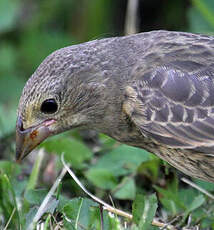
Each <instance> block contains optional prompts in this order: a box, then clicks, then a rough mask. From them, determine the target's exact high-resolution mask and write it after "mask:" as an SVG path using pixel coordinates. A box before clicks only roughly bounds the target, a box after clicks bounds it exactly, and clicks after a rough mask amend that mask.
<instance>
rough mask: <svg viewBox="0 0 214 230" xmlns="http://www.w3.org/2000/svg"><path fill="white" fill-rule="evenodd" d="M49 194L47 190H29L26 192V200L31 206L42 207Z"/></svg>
mask: <svg viewBox="0 0 214 230" xmlns="http://www.w3.org/2000/svg"><path fill="white" fill-rule="evenodd" d="M47 192H48V190H47V189H29V190H27V191H26V192H25V195H24V198H25V199H26V200H27V201H28V202H29V203H30V204H34V205H40V204H41V202H42V201H43V199H44V198H45V196H46V194H47Z"/></svg>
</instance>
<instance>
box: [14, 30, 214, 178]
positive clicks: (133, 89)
mask: <svg viewBox="0 0 214 230" xmlns="http://www.w3.org/2000/svg"><path fill="white" fill-rule="evenodd" d="M49 98H54V99H55V100H56V102H57V104H58V107H59V108H58V110H57V112H56V113H54V114H44V113H42V112H41V111H40V108H41V104H42V102H43V101H44V100H46V99H49ZM47 121H48V122H49V121H54V122H52V123H51V125H49V123H48V125H47ZM44 124H45V125H44ZM43 126H45V127H48V129H49V131H48V133H45V135H43V137H42V138H39V139H38V140H37V141H36V144H34V142H32V141H34V140H31V144H30V145H31V147H29V146H28V147H26V145H27V144H26V143H27V142H28V140H26V133H32V131H35V130H42V129H43ZM73 127H85V128H91V129H95V130H97V131H99V132H103V133H105V134H107V135H109V136H111V137H113V138H115V139H117V140H118V141H121V142H123V143H126V144H129V145H133V146H137V147H141V148H144V149H147V150H148V151H150V152H152V153H155V154H156V155H158V156H159V157H161V158H162V159H164V160H166V161H168V162H169V163H170V164H171V165H173V166H175V167H176V168H178V169H180V170H181V171H183V172H184V173H186V174H188V175H191V176H193V177H198V178H201V179H203V180H207V181H212V182H214V37H213V36H206V35H196V34H190V33H181V32H168V31H153V32H148V33H141V34H136V35H131V36H126V37H116V38H108V39H102V40H95V41H91V42H88V43H84V44H80V45H75V46H71V47H66V48H63V49H60V50H58V51H56V52H54V53H53V54H51V55H50V56H49V57H47V58H46V59H45V60H44V61H43V63H42V64H41V65H40V66H39V67H38V69H37V70H36V72H35V73H34V74H33V75H32V77H31V78H30V79H29V81H28V82H27V84H26V86H25V88H24V91H23V94H22V97H21V99H20V104H19V109H18V121H17V155H18V157H19V156H21V157H23V156H24V155H26V154H27V153H28V152H29V151H30V150H32V148H34V147H35V145H37V144H38V143H40V142H41V141H42V140H43V139H45V138H46V137H47V136H49V135H54V134H57V133H60V132H63V131H65V130H68V129H71V128H73ZM27 135H28V134H27ZM23 143H24V144H23ZM23 145H24V146H25V147H23Z"/></svg>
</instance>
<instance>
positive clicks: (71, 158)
mask: <svg viewBox="0 0 214 230" xmlns="http://www.w3.org/2000/svg"><path fill="white" fill-rule="evenodd" d="M41 146H42V147H44V148H45V149H46V150H47V151H48V152H55V153H58V154H61V153H64V154H65V161H66V162H67V163H71V165H72V167H74V168H81V167H83V165H82V163H83V162H84V161H86V160H89V159H90V158H91V157H92V152H91V150H90V149H89V148H88V147H86V146H85V145H84V144H83V143H82V142H79V141H77V140H74V139H71V138H69V137H66V136H61V137H58V136H56V137H53V138H51V139H49V140H47V141H46V142H44V143H43V144H42V145H41Z"/></svg>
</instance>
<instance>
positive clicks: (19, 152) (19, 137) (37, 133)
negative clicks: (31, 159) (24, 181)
mask: <svg viewBox="0 0 214 230" xmlns="http://www.w3.org/2000/svg"><path fill="white" fill-rule="evenodd" d="M55 122H56V121H55V120H47V121H44V122H43V123H41V124H39V125H37V126H34V127H31V128H28V129H25V130H24V129H23V122H22V119H21V117H18V119H17V123H16V161H17V162H20V161H21V160H22V159H23V158H24V157H26V156H27V155H28V154H29V153H30V152H31V151H32V150H33V149H34V148H35V147H36V146H37V145H39V144H40V143H41V142H42V141H44V140H45V139H46V138H47V137H49V136H51V135H52V133H53V132H52V131H51V130H50V126H51V125H52V124H53V123H55Z"/></svg>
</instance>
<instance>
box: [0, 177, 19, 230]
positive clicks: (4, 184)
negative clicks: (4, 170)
mask: <svg viewBox="0 0 214 230" xmlns="http://www.w3.org/2000/svg"><path fill="white" fill-rule="evenodd" d="M14 209H16V211H15V213H14V216H13V218H12V220H11V223H10V224H11V226H20V218H19V213H18V211H17V210H18V208H17V204H16V197H15V192H14V190H13V188H12V185H11V183H10V180H9V178H8V177H7V175H5V174H0V210H2V212H3V216H4V218H5V221H8V220H9V218H10V216H11V213H12V212H13V210H14ZM14 224H15V225H14ZM18 229H19V227H18Z"/></svg>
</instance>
